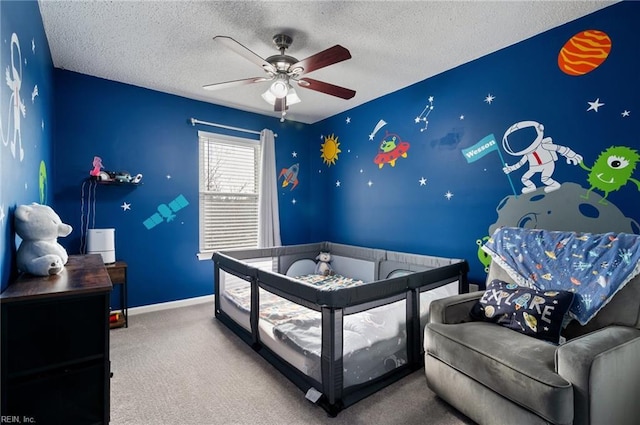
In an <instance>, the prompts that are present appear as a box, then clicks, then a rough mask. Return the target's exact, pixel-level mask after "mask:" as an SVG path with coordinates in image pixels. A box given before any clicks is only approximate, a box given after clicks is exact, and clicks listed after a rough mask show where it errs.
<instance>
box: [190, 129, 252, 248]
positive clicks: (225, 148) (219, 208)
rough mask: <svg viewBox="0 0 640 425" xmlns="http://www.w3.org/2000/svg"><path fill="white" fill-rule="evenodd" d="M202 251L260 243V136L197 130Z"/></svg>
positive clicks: (245, 246)
mask: <svg viewBox="0 0 640 425" xmlns="http://www.w3.org/2000/svg"><path fill="white" fill-rule="evenodd" d="M198 138H199V145H200V154H199V157H200V161H199V162H200V166H199V168H200V174H199V175H200V178H199V179H200V253H209V252H212V251H215V250H220V249H229V248H255V247H257V246H258V191H259V189H260V142H259V141H258V140H252V139H245V138H239V137H231V136H224V135H219V134H213V133H206V132H203V131H199V132H198Z"/></svg>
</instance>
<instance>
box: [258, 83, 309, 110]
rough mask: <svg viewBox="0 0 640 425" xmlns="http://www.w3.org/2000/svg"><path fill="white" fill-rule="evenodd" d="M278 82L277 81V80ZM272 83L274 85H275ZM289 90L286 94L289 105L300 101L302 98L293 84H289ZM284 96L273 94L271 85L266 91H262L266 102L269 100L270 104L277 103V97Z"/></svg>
mask: <svg viewBox="0 0 640 425" xmlns="http://www.w3.org/2000/svg"><path fill="white" fill-rule="evenodd" d="M276 82H277V81H276ZM273 84H275V83H273ZM273 84H272V86H273ZM288 89H289V90H288V92H287V94H286V96H287V105H295V104H296V103H300V102H301V101H302V100H301V99H300V98H299V97H298V94H297V93H296V91H295V89H294V88H293V87H291V86H288ZM282 97H284V96H280V97H278V96H275V95H274V94H273V92H272V91H271V87H270V88H269V89H268V90H267V91H265V92H264V93H262V98H263V99H264V100H265V102H267V103H268V104H269V105H275V104H276V99H279V98H282Z"/></svg>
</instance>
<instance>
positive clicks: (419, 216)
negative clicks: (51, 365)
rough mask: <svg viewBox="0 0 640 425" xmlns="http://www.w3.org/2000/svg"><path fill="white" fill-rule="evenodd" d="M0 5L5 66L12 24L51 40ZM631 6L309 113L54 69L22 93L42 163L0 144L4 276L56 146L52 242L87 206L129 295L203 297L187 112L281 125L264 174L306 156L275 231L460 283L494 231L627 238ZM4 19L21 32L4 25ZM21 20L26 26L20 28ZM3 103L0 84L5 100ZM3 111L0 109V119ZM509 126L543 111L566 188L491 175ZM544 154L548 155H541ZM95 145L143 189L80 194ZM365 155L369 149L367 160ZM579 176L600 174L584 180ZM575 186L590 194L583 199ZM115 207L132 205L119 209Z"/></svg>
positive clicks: (208, 275)
mask: <svg viewBox="0 0 640 425" xmlns="http://www.w3.org/2000/svg"><path fill="white" fill-rule="evenodd" d="M1 4H2V8H3V9H2V12H3V13H2V19H3V21H2V24H3V26H2V37H3V44H2V49H3V50H2V67H3V69H4V68H6V66H7V64H8V63H9V62H8V61H10V59H8V56H7V54H6V49H7V45H8V43H7V42H5V40H10V37H11V33H12V32H18V35H19V37H20V40H21V44H24V43H25V42H23V41H22V40H23V36H22V35H21V33H20V31H25V36H24V39H25V40H30V39H31V38H34V39H35V41H36V54H38V53H40V54H42V55H44V53H43V52H42V51H41V50H39V47H38V46H46V40H45V41H43V42H40V41H39V40H40V38H43V39H44V36H43V35H42V23H41V19H40V17H39V14H36V15H33V14H27V13H26V12H29V11H33V10H34V9H35V10H37V6H36V3H34V2H27V3H13V2H9V3H7V2H2V3H1ZM23 9H26V11H25V13H24V14H22V12H21V11H22V10H23ZM638 18H640V3H636V2H623V3H619V4H616V5H614V6H611V7H609V8H606V9H604V10H602V11H599V12H596V13H594V14H592V15H589V16H587V17H585V18H582V19H579V20H577V21H574V22H570V23H568V24H566V25H563V26H561V27H559V28H556V29H553V30H551V31H549V32H546V33H544V34H541V35H538V36H536V37H534V38H532V39H529V40H526V41H524V42H522V43H519V44H516V45H514V46H511V47H509V48H506V49H503V50H501V51H499V52H496V53H494V54H491V55H488V56H486V57H483V58H480V59H478V60H476V61H473V62H471V63H468V64H465V65H462V66H460V67H457V68H455V69H453V70H450V71H447V72H444V73H442V74H440V75H438V76H435V77H433V78H429V79H427V80H424V81H422V82H420V83H417V84H414V85H412V86H410V87H407V88H405V89H403V90H400V91H398V92H395V93H392V94H390V95H387V96H384V97H382V98H379V99H376V100H374V101H372V102H369V103H367V104H365V105H362V106H360V107H358V108H354V109H353V110H350V111H347V112H345V113H342V114H339V115H337V116H334V117H331V118H329V119H327V120H324V121H322V122H319V123H316V124H314V125H303V124H298V123H290V122H286V123H284V124H281V123H280V122H279V121H278V120H277V119H274V118H270V117H266V116H261V115H258V114H250V113H245V112H240V111H237V110H233V109H229V108H224V107H219V106H215V105H210V104H207V103H203V102H197V101H191V100H187V99H184V98H180V97H176V96H172V95H168V94H162V93H158V92H154V91H151V90H146V89H142V88H138V87H132V86H128V85H124V84H120V83H115V82H110V81H105V80H102V79H98V78H93V77H88V76H84V75H80V74H75V73H72V72H67V71H61V70H56V71H55V72H54V88H55V97H51V95H50V91H51V90H49V91H48V92H49V95H48V97H45V96H44V95H42V96H38V97H36V98H35V102H36V104H37V103H38V102H39V101H40V102H42V104H43V105H46V103H45V102H44V100H47V101H48V102H49V103H48V104H49V105H51V102H52V101H53V110H54V111H55V114H54V117H53V119H52V120H50V121H53V123H52V125H49V123H48V122H47V119H46V118H44V122H45V126H44V130H42V129H41V128H40V127H39V125H40V119H38V123H37V125H36V126H35V127H34V128H36V127H37V128H38V129H40V130H42V131H41V133H39V135H38V136H33V137H34V140H36V142H35V146H37V149H39V151H38V155H35V154H34V155H33V156H34V157H35V156H38V159H37V161H36V160H34V162H33V163H31V162H30V163H28V164H29V165H28V166H27V165H26V164H27V162H26V161H27V159H26V158H27V157H26V156H25V161H23V162H20V161H18V160H17V159H15V158H13V157H12V156H11V152H10V150H9V147H7V146H1V147H0V151H1V152H2V155H3V156H2V170H1V173H2V174H1V175H2V192H1V193H0V199H1V200H2V203H3V207H2V211H3V212H4V214H5V218H4V221H2V225H3V235H2V237H3V238H4V239H3V241H2V243H1V245H0V247H1V248H2V249H3V251H2V257H1V258H2V264H3V269H2V270H3V281H2V282H3V286H4V285H6V281H7V280H6V279H7V277H6V276H8V274H9V270H11V269H12V267H13V265H12V262H13V258H12V254H11V252H12V250H14V249H15V246H12V243H11V240H12V236H11V229H10V225H9V219H8V217H10V215H11V210H12V208H14V207H15V205H17V204H19V203H23V202H31V201H38V199H39V192H38V190H36V188H37V187H38V183H37V182H38V177H37V176H38V170H39V166H38V165H37V164H39V162H40V160H41V159H44V160H45V162H46V161H47V160H48V156H49V155H50V153H48V152H50V150H51V147H52V146H53V154H54V158H53V161H52V162H53V164H52V165H51V166H49V164H47V170H49V171H48V175H49V177H48V182H49V185H48V186H47V187H46V190H45V191H44V193H45V194H46V195H45V196H46V197H48V199H47V201H50V198H51V197H52V198H53V203H51V202H48V203H50V204H52V206H54V208H55V209H56V210H57V211H58V213H59V214H60V215H61V217H62V218H63V220H65V221H66V222H68V223H69V224H71V225H72V226H73V227H74V229H75V230H74V232H73V233H72V234H71V235H70V236H69V237H67V238H64V239H61V240H60V242H61V243H63V245H65V246H66V247H67V249H68V250H69V252H70V253H71V254H73V253H77V252H78V251H79V248H80V238H81V227H82V226H81V223H82V221H81V220H82V219H83V217H87V214H89V215H88V217H90V218H91V219H92V221H91V227H96V228H102V227H114V228H115V229H116V250H117V254H118V258H120V259H123V260H125V261H127V262H128V263H129V266H130V275H129V277H130V301H131V304H132V305H133V306H136V305H145V304H152V303H157V302H163V301H171V300H176V299H183V298H189V297H193V296H198V295H205V294H210V293H212V282H213V273H212V265H211V263H210V262H209V261H197V260H196V252H197V249H198V225H197V218H198V211H197V205H198V199H197V196H198V192H197V191H198V179H197V130H198V129H201V130H205V131H207V130H210V129H209V128H207V127H195V128H194V127H192V126H191V124H190V123H189V122H188V120H189V118H191V117H195V118H197V119H200V120H204V121H213V122H219V123H222V124H226V125H231V126H238V127H245V128H252V129H256V130H260V129H262V128H264V127H267V128H271V129H272V130H274V131H275V132H276V133H278V135H279V137H278V138H277V139H276V156H277V169H278V170H280V169H282V168H288V167H289V166H291V165H292V164H294V163H299V164H300V168H301V171H300V176H299V177H300V184H299V185H298V186H297V187H296V188H295V189H294V190H290V188H280V191H279V192H280V198H279V201H280V212H281V228H282V237H283V243H285V244H295V243H304V242H311V241H319V240H332V241H336V242H342V243H350V244H356V245H363V246H370V247H377V248H385V249H395V250H401V251H408V252H417V253H427V254H433V255H441V256H452V257H461V258H467V259H469V261H470V263H471V268H472V269H471V278H472V279H473V280H475V281H482V280H483V279H484V270H483V268H484V264H483V263H482V261H481V259H480V258H478V256H477V249H478V245H477V243H476V242H477V241H478V240H482V239H483V238H485V237H487V235H489V234H490V233H491V232H492V231H493V229H494V228H495V227H497V226H502V225H518V226H529V227H545V228H558V229H561V228H562V229H570V230H583V231H606V230H616V231H630V232H634V233H640V228H639V226H638V223H639V222H640V210H638V208H637V205H638V201H639V199H640V188H639V187H638V186H637V184H636V181H638V180H640V172H639V170H638V169H637V167H636V162H637V159H635V160H634V157H633V152H634V151H638V150H640V140H639V139H638V134H639V133H640V131H639V130H640V123H639V120H638V117H640V108H639V106H640V105H638V102H639V101H640V98H639V97H638V93H640V81H639V80H640V64H639V59H638V54H637V52H638V51H640V40H639V39H638V37H637V35H636V33H635V32H634V31H635V23H636V22H637V21H638ZM5 19H6V20H7V22H9V23H10V25H13V26H14V27H15V26H19V27H20V28H17V29H16V30H12V29H7V27H8V24H7V23H6V22H5ZM18 24H19V25H18ZM34 28H35V29H34ZM586 30H598V31H601V32H603V33H605V34H606V35H607V37H608V38H609V39H610V41H611V45H612V47H611V51H610V53H609V54H608V56H607V57H606V59H605V60H604V61H602V63H601V64H600V65H599V66H597V67H595V69H593V70H592V71H590V72H588V73H586V74H584V75H581V76H570V75H568V74H566V73H565V72H563V71H562V70H561V69H560V68H559V65H558V54H559V52H560V50H561V48H562V47H563V46H564V45H565V43H567V41H568V40H569V39H571V38H572V37H573V36H574V35H576V34H578V33H581V32H583V31H586ZM34 31H35V32H36V33H37V34H35V35H31V33H30V32H34ZM28 32H29V33H28ZM27 33H28V34H27ZM7 34H8V35H7ZM38 34H40V35H38ZM27 44H30V43H27ZM26 50H28V49H24V48H23V54H24V51H26ZM46 56H47V59H48V62H47V61H46V60H43V62H44V63H45V65H40V66H39V67H38V69H40V71H39V72H40V73H42V74H45V75H46V74H48V73H49V74H50V73H51V65H50V59H49V58H48V49H47V52H46ZM32 60H33V59H29V61H32ZM28 64H29V65H28V67H32V66H33V64H32V62H28ZM29 69H32V68H29ZM27 74H29V72H28V71H25V75H27ZM26 78H27V77H25V79H26ZM38 84H39V85H40V84H41V83H38ZM42 84H43V86H41V87H47V86H46V85H44V84H45V83H42ZM33 85H34V83H33V82H32V83H30V84H23V88H22V92H21V96H22V97H23V98H25V99H27V100H30V92H31V89H32V87H33ZM25 86H30V87H29V88H28V89H27V88H26V87H25ZM48 86H49V88H50V86H51V84H49V85H48ZM41 91H42V90H41ZM9 98H10V93H8V92H6V91H5V87H3V91H2V96H1V102H0V103H2V107H3V108H6V104H8V100H9ZM430 98H431V100H430ZM52 99H53V100H52ZM25 102H26V101H25ZM600 104H602V105H600ZM598 105H600V106H598ZM432 106H433V108H432V109H431V107H432ZM31 109H33V108H31ZM47 110H49V109H46V108H45V109H44V110H43V111H44V112H41V114H45V113H46V111H47ZM625 111H626V112H625ZM49 113H51V112H49ZM8 116H9V115H8V113H7V112H6V110H5V109H2V123H3V126H5V125H6V123H7V122H8ZM29 117H30V115H29V112H27V118H25V119H23V120H22V123H23V126H24V132H25V134H26V132H27V131H28V128H31V127H29V126H27V124H26V123H27V122H28V121H29V119H30V118H29ZM522 121H536V122H538V123H540V124H542V126H543V127H544V130H543V131H542V133H543V134H542V135H543V136H544V137H549V138H551V141H552V143H554V144H556V145H558V146H560V147H559V148H556V149H557V150H558V152H556V155H557V161H552V164H553V165H554V166H555V169H554V171H553V173H552V174H551V177H552V178H553V179H555V181H557V182H558V183H560V184H561V187H560V188H559V189H558V190H556V191H553V192H548V193H547V192H545V191H544V188H543V186H544V185H543V184H542V183H541V180H540V175H539V174H535V175H534V176H533V177H532V181H533V182H534V183H535V184H536V186H537V189H536V190H535V191H533V192H531V193H527V194H523V193H521V190H522V188H523V183H522V181H521V178H522V176H523V174H524V173H525V172H526V171H527V170H529V169H530V163H529V162H526V163H524V165H523V166H522V167H521V168H520V169H518V170H515V171H513V172H511V173H510V174H509V175H507V174H505V173H504V171H503V170H502V168H503V162H506V163H507V164H509V165H513V164H515V163H517V162H518V161H519V160H520V159H521V157H522V156H525V155H524V154H520V155H510V154H509V153H508V152H507V150H506V149H505V148H504V147H503V146H502V138H503V135H504V134H505V132H506V131H507V130H508V129H509V128H510V127H512V126H513V125H514V124H516V123H519V122H522ZM3 131H4V133H6V131H7V129H6V128H5V127H3ZM49 131H52V133H49ZM4 133H3V134H4ZM394 136H395V137H396V139H395V140H394V139H393V137H394ZM536 136H537V134H536V132H535V130H534V128H533V127H525V128H522V129H520V130H515V131H513V132H511V134H509V135H508V137H507V141H508V142H509V144H510V145H511V147H512V150H513V151H519V150H523V149H524V148H525V147H527V146H528V145H529V144H531V143H532V142H533V141H534V140H535V139H536ZM485 138H486V139H485ZM483 140H484V141H483ZM488 140H495V145H493V144H489V145H487V146H489V147H490V148H491V149H489V150H486V151H483V153H486V155H484V156H482V154H478V155H476V156H475V157H474V159H476V160H475V161H470V160H467V159H466V157H465V156H464V155H463V152H464V151H465V150H466V149H469V148H471V147H473V146H474V145H478V144H480V145H485V144H486V143H487V142H486V141H488ZM384 141H387V142H388V143H386V144H383V142H384ZM481 141H483V142H482V143H480V142H481ZM393 143H395V145H396V146H400V147H401V148H402V147H406V145H405V143H407V144H408V145H409V146H408V150H406V157H403V156H402V155H400V156H394V154H395V153H397V151H394V150H393ZM545 146H548V145H545ZM611 146H618V147H621V149H622V151H621V152H614V153H613V154H611V155H607V156H611V157H612V162H611V164H613V165H614V166H615V167H618V169H620V168H619V167H620V164H623V163H624V161H620V159H621V158H620V157H622V156H624V155H626V156H627V158H626V159H627V160H628V162H629V164H628V166H627V168H626V170H631V174H630V176H631V179H629V178H628V176H625V175H624V174H621V173H618V174H616V175H615V177H623V179H622V183H621V186H620V187H619V188H618V189H619V190H615V191H612V192H610V193H608V194H606V193H605V192H604V191H603V190H602V189H603V188H604V185H603V184H600V183H597V181H596V180H593V178H594V176H595V175H596V174H601V172H602V171H606V172H607V173H609V172H611V171H614V170H613V168H611V166H608V165H606V161H604V165H602V162H603V160H602V158H600V156H601V154H602V153H603V152H605V151H606V150H607V149H608V148H609V147H611ZM336 148H337V149H338V150H339V152H338V151H337V150H336ZM493 148H495V149H493ZM565 148H569V149H571V151H566V149H565ZM619 150H620V149H619ZM625 150H626V151H625ZM385 151H388V152H385ZM572 152H573V153H575V154H576V155H580V158H582V160H583V161H582V163H583V165H585V167H587V168H591V169H595V170H596V171H595V172H592V171H589V170H587V169H584V168H582V167H580V166H579V165H574V164H572V163H567V162H566V158H565V157H564V156H563V155H562V153H564V154H565V155H569V156H572V158H574V159H576V158H578V157H577V156H574V155H573V153H572ZM400 153H402V152H400ZM542 153H547V154H549V155H550V153H549V152H548V150H546V152H542ZM623 154H624V155H623ZM94 155H98V156H100V157H101V158H102V160H103V164H104V166H105V168H106V169H109V170H113V171H123V170H126V171H129V172H130V173H142V174H143V175H144V177H143V180H142V182H143V185H142V186H139V187H113V186H109V187H107V186H98V187H96V188H95V194H94V193H93V192H90V191H89V187H88V185H87V184H86V182H85V179H86V177H87V176H88V173H89V170H90V169H91V166H92V160H93V157H94ZM7 158H9V159H7ZM376 158H381V159H382V161H379V163H375V162H374V160H375V159H376ZM394 158H395V161H392V159H394ZM599 158H600V159H599ZM622 159H625V158H622ZM616 161H617V162H616ZM392 163H393V166H392ZM596 163H597V164H598V165H596ZM380 164H381V165H382V166H380ZM607 167H608V168H607ZM534 170H535V168H534ZM52 171H53V174H52ZM14 175H15V176H18V177H19V178H21V179H22V181H21V183H20V184H19V185H13V184H11V185H10V184H8V183H7V182H8V179H9V177H12V176H14ZM167 176H170V178H168V177H167ZM590 177H591V178H592V179H591V180H592V181H594V182H596V183H595V186H594V187H593V190H591V191H588V189H590V188H591V183H590V182H589V178H590ZM634 179H635V180H634ZM25 182H26V184H25ZM280 182H281V180H279V183H280ZM51 183H53V185H52V184H51ZM83 184H84V192H83ZM51 188H53V190H52V189H51ZM23 191H25V192H27V193H23ZM89 193H91V198H90V197H89ZM447 194H448V195H447ZM587 194H588V195H589V199H584V198H583V197H585V196H586V195H587ZM605 195H606V197H605ZM179 196H183V197H184V199H186V200H187V202H188V205H187V206H186V207H185V208H183V209H181V210H180V211H177V213H176V218H175V220H173V221H171V222H163V223H161V224H159V225H157V226H155V227H153V228H151V229H147V227H145V226H144V225H143V222H144V220H146V219H147V218H148V217H150V216H151V215H152V214H154V213H155V212H157V211H158V206H160V205H162V204H168V203H169V202H171V201H172V200H174V199H176V197H179ZM83 200H84V204H83ZM94 202H95V207H94ZM604 203H606V205H605V204H604ZM125 204H129V205H130V209H126V210H125V209H124V208H122V206H123V205H125ZM90 207H91V208H92V210H91V211H95V214H94V215H93V216H92V215H91V213H89V208H90ZM94 218H95V222H94V221H93V219H94Z"/></svg>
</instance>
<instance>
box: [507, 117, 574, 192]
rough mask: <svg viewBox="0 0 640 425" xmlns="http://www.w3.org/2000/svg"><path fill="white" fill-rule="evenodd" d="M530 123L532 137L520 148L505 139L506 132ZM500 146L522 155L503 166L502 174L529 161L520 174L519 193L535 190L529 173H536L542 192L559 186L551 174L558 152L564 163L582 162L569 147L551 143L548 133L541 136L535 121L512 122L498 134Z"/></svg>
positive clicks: (511, 153)
mask: <svg viewBox="0 0 640 425" xmlns="http://www.w3.org/2000/svg"><path fill="white" fill-rule="evenodd" d="M528 127H532V128H533V129H535V132H536V137H535V139H534V140H533V141H532V142H531V143H529V142H526V143H529V144H528V145H526V143H525V145H526V146H525V147H524V148H523V149H520V150H515V149H514V148H512V146H511V144H510V143H509V136H510V135H511V134H512V133H514V132H515V131H517V130H520V129H524V128H528ZM502 147H503V148H504V150H505V151H506V152H507V153H508V154H510V155H513V156H519V155H522V157H521V158H520V161H518V162H517V163H515V164H513V165H507V164H506V163H505V166H504V167H503V169H502V170H503V171H504V172H505V174H509V173H511V172H513V171H516V170H518V169H519V168H520V167H522V166H523V165H525V164H526V163H527V162H528V163H529V169H528V170H527V171H525V173H524V174H523V175H522V178H521V181H522V184H523V185H524V187H523V188H522V193H529V192H533V191H534V190H536V188H537V187H536V185H535V184H534V183H533V182H532V181H531V177H533V176H534V175H535V174H537V173H540V181H541V182H542V184H544V185H545V188H544V191H545V192H552V191H554V190H558V189H560V183H558V182H557V181H555V180H554V179H553V178H552V177H551V176H552V175H553V172H554V170H555V162H556V161H557V160H558V155H557V154H558V153H559V154H560V155H562V156H564V157H565V158H566V159H567V164H573V165H578V164H579V163H581V162H582V156H581V155H579V154H577V153H575V152H574V151H572V150H571V149H570V148H568V147H566V146H561V145H556V144H553V142H552V140H551V137H544V126H543V125H542V124H540V123H539V122H536V121H520V122H517V123H515V124H513V125H512V126H511V127H509V129H507V131H506V132H505V133H504V136H503V137H502Z"/></svg>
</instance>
